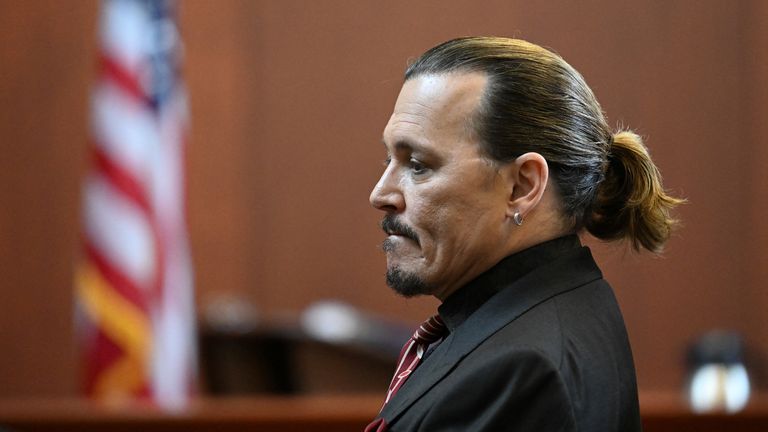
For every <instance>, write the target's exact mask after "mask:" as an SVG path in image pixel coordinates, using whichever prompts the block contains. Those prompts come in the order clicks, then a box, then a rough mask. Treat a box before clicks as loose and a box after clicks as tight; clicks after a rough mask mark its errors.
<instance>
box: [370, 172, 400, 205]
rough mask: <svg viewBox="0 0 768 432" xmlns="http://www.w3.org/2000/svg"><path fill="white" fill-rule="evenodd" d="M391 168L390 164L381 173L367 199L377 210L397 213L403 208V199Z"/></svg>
mask: <svg viewBox="0 0 768 432" xmlns="http://www.w3.org/2000/svg"><path fill="white" fill-rule="evenodd" d="M392 169H393V167H392V166H389V167H387V169H386V170H385V171H384V174H382V175H381V178H380V179H379V181H378V183H376V186H374V187H373V190H372V191H371V196H370V198H369V200H370V201H371V205H372V206H374V207H375V208H377V209H379V210H382V211H385V212H394V213H398V212H401V211H403V210H404V209H405V199H404V198H403V192H402V190H401V189H400V184H399V181H398V179H397V176H396V175H395V174H394V173H393V171H392Z"/></svg>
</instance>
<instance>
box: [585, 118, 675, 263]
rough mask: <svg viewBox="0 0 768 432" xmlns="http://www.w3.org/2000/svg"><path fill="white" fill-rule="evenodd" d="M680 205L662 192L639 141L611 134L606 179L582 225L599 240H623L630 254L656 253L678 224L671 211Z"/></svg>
mask: <svg viewBox="0 0 768 432" xmlns="http://www.w3.org/2000/svg"><path fill="white" fill-rule="evenodd" d="M683 202H685V200H682V199H678V198H674V197H672V196H670V195H668V194H667V193H666V192H665V191H664V187H663V186H662V183H661V173H660V172H659V169H658V168H657V167H656V165H655V164H654V163H653V161H652V160H651V157H650V155H649V154H648V150H647V149H646V148H645V146H644V145H643V141H642V139H641V138H640V137H639V136H638V135H637V134H635V133H634V132H631V131H621V132H619V133H617V134H615V135H614V136H613V144H612V145H611V147H610V150H609V153H608V167H607V170H606V173H605V180H603V182H602V183H601V184H600V186H599V188H598V190H597V196H596V197H595V200H594V202H593V204H592V209H591V213H588V214H587V215H585V219H586V220H585V222H584V226H585V228H586V229H587V231H589V232H590V233H591V234H592V235H594V236H595V237H597V238H599V239H603V240H620V239H627V240H630V241H631V243H632V247H633V248H634V249H635V250H638V251H639V250H640V248H641V247H642V248H645V249H647V250H649V251H651V252H659V251H661V249H662V247H663V245H664V243H665V242H666V241H667V239H668V238H669V236H670V234H671V232H672V229H673V228H674V227H675V226H676V225H677V224H678V221H677V220H675V219H673V218H672V217H671V216H670V210H671V209H672V208H674V207H675V206H677V205H678V204H681V203H683Z"/></svg>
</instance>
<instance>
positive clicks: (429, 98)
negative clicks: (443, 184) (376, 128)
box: [384, 72, 487, 145]
mask: <svg viewBox="0 0 768 432" xmlns="http://www.w3.org/2000/svg"><path fill="white" fill-rule="evenodd" d="M486 82H487V78H486V76H485V74H482V73H475V72H472V73H449V74H436V75H421V76H418V77H416V78H412V79H410V80H408V81H406V82H405V83H404V84H403V88H402V89H401V91H400V95H399V96H398V98H397V102H396V103H395V108H394V111H393V113H392V116H391V117H390V119H389V122H388V123H387V126H386V128H385V130H384V141H385V144H386V143H389V144H390V145H394V144H395V143H396V142H399V141H400V140H402V139H403V136H405V137H410V138H411V139H413V137H419V136H421V137H427V136H430V135H433V134H435V133H436V132H448V131H454V132H456V133H463V132H464V131H465V130H466V126H467V122H468V121H469V119H470V118H471V117H472V116H473V114H474V113H475V110H476V109H477V108H478V106H479V105H480V102H481V100H482V96H483V92H484V89H485V84H486ZM416 144H418V143H416Z"/></svg>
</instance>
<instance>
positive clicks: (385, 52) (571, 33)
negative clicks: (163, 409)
mask: <svg viewBox="0 0 768 432" xmlns="http://www.w3.org/2000/svg"><path fill="white" fill-rule="evenodd" d="M96 14H97V4H96V3H95V2H93V1H89V2H86V1H82V2H72V3H66V4H63V3H61V2H56V1H35V2H27V1H22V0H4V1H0V65H2V66H0V137H2V138H0V151H1V152H2V153H1V155H0V200H2V202H3V204H4V211H3V212H0V235H1V236H2V237H1V238H2V240H1V241H0V268H2V274H1V275H2V277H1V278H0V347H2V351H3V356H0V395H7V396H14V395H48V394H71V393H74V392H75V391H76V378H75V375H76V370H77V368H76V355H75V349H74V344H73V340H74V331H73V324H72V321H71V316H72V306H71V305H72V300H71V294H72V290H71V280H72V266H73V263H74V262H75V260H76V252H77V244H78V243H77V239H78V215H79V211H80V210H79V182H80V179H81V175H82V172H83V168H84V166H85V161H84V157H85V151H84V150H85V148H86V143H87V140H88V132H87V124H88V119H87V97H88V88H89V84H90V80H91V78H92V76H93V70H94V58H93V47H94V35H95V18H96ZM767 14H768V10H767V9H766V6H765V3H764V2H761V1H760V0H752V1H743V2H722V1H714V0H712V1H695V0H689V1H680V2H673V3H669V2H642V3H624V2H622V3H616V2H608V1H605V2H602V1H600V2H598V1H586V2H578V3H575V2H568V1H557V2H535V3H532V2H522V1H519V2H518V1H506V0H504V1H502V0H495V1H490V2H484V3H483V4H482V6H479V5H478V4H476V3H475V2H458V1H456V2H448V3H446V2H441V1H436V0H431V1H421V2H409V1H405V0H398V1H393V2H386V3H377V2H359V1H355V0H335V1H329V2H306V1H299V0H287V1H281V2H274V1H267V0H258V1H257V0H254V1H248V0H231V1H225V2H211V1H204V0H187V1H184V2H183V3H182V8H181V25H182V32H183V35H184V39H185V42H186V64H185V74H186V79H187V82H188V87H189V90H190V99H191V112H192V130H191V137H190V140H191V141H190V149H189V156H188V167H189V191H190V197H189V221H190V233H191V239H192V245H193V255H194V260H195V265H196V281H197V289H198V299H199V301H198V304H199V306H200V308H201V310H202V309H204V308H205V306H206V304H208V302H210V301H211V300H213V299H215V298H218V297H220V296H223V295H234V296H239V297H241V298H244V299H246V300H248V301H250V302H253V304H255V305H256V307H257V308H258V309H259V310H260V311H262V312H263V313H264V314H268V315H269V314H279V313H284V312H288V313H294V312H296V311H299V310H301V309H302V308H303V307H305V306H306V305H308V304H310V303H312V302H314V301H316V300H319V299H323V298H328V297H334V298H339V299H341V300H343V301H346V302H349V303H352V304H355V305H357V306H359V307H361V308H364V309H366V310H369V311H371V312H372V313H377V314H382V315H387V316H394V317H397V318H400V319H403V320H408V321H412V322H414V323H415V322H418V321H420V320H421V319H422V318H423V317H424V316H427V315H428V314H430V313H431V311H432V310H433V309H434V307H435V306H436V303H435V301H433V300H430V299H416V300H403V299H399V298H396V297H395V296H394V295H392V294H391V293H390V292H389V291H388V289H387V288H386V287H385V286H384V283H383V270H384V261H383V257H382V256H381V253H380V252H379V250H378V244H379V242H380V241H381V240H382V235H381V234H380V232H379V230H378V229H377V228H376V226H377V223H378V220H379V218H380V216H379V215H378V214H377V212H376V211H375V210H373V209H371V208H370V206H369V205H368V202H367V197H368V193H369V191H370V188H371V187H372V186H373V184H374V183H375V181H376V179H377V177H378V175H379V171H380V160H381V159H382V158H383V149H382V147H381V144H380V143H379V140H380V134H381V130H382V128H383V126H384V124H385V123H386V121H387V119H388V116H389V113H390V111H391V107H392V105H393V103H394V100H395V97H396V95H397V91H398V89H399V87H400V83H401V76H402V71H403V69H404V67H405V64H406V62H407V60H408V59H409V58H413V57H415V56H417V55H418V54H420V53H421V52H422V51H423V50H425V49H426V48H428V47H430V46H432V45H434V44H435V43H437V42H440V41H442V40H445V39H448V38H450V37H455V36H461V35H468V34H497V35H505V36H519V37H523V38H526V39H529V40H531V41H533V42H537V43H540V44H543V45H545V46H550V47H553V48H554V49H556V50H557V51H558V52H559V53H561V54H562V55H563V56H564V57H565V58H566V59H567V60H569V61H570V62H571V63H572V64H573V65H574V66H576V67H577V68H578V69H579V70H580V71H581V72H582V73H583V74H584V76H585V77H586V79H587V81H588V82H589V83H590V84H591V85H592V87H593V88H594V90H595V92H596V93H597V95H598V98H599V99H600V101H601V103H602V104H603V106H604V108H605V110H606V112H607V114H608V116H609V120H610V121H611V122H612V123H624V124H626V125H627V126H631V127H635V128H637V129H638V130H639V132H640V133H642V134H643V135H645V136H646V137H647V138H648V145H649V146H650V148H651V151H652V153H653V155H654V157H655V159H656V161H657V162H658V164H659V166H660V167H661V169H662V172H663V173H664V175H665V178H666V180H667V185H668V186H669V187H670V188H671V189H672V190H673V191H676V192H678V193H680V194H682V195H684V196H686V197H688V198H689V201H690V203H689V204H688V205H686V206H685V207H684V208H682V209H681V211H680V214H681V216H682V218H683V220H684V223H685V227H684V229H682V230H681V231H680V232H679V233H678V234H677V235H676V236H675V238H674V239H673V240H672V241H671V242H670V244H669V247H668V249H667V252H666V254H665V255H664V257H663V258H654V257H651V256H648V255H640V256H635V255H632V254H630V253H625V252H624V250H623V249H621V248H620V247H619V248H617V247H615V246H606V245H600V244H595V245H594V248H595V249H596V251H597V255H598V257H599V260H600V262H601V263H602V265H603V268H604V270H605V273H606V275H607V277H608V278H609V280H610V281H611V282H612V283H613V284H614V286H615V288H616V290H617V294H618V297H619V299H620V301H621V303H622V307H623V309H624V312H625V316H626V319H627V324H628V328H629V332H630V336H631V339H632V343H633V348H634V352H635V357H636V362H637V368H638V376H639V381H640V385H641V387H643V388H650V389H657V388H661V389H666V388H677V387H678V386H680V385H682V382H683V380H684V370H683V355H684V350H685V346H686V344H687V343H688V342H689V341H690V340H691V339H692V338H694V337H695V336H696V335H698V334H699V333H701V332H703V331H705V330H707V329H710V328H720V327H724V328H734V329H737V330H740V331H743V332H744V333H745V335H746V338H747V341H748V343H749V344H750V345H751V346H752V348H753V350H754V352H755V353H756V358H758V359H762V361H761V364H765V359H766V358H768V355H766V354H768V334H766V333H768V330H767V329H766V325H765V324H764V319H763V318H762V315H763V311H764V310H766V309H768V297H767V296H768V295H767V294H765V289H764V288H765V284H766V280H768V274H767V273H766V271H768V270H766V268H768V266H767V265H766V264H768V263H766V260H765V257H766V255H767V254H768V250H767V249H768V228H766V225H765V223H764V221H765V220H766V217H767V216H768V209H767V208H766V205H767V203H766V196H768V183H767V182H768V180H766V179H767V178H768V177H766V176H765V174H764V171H765V166H766V163H768V154H767V153H766V152H767V151H768V150H766V145H765V144H766V143H765V137H766V136H768V130H766V126H765V121H764V119H765V118H768V108H766V106H768V87H767V85H766V81H765V79H764V77H765V76H767V75H766V72H768V68H767V67H766V61H767V56H766V54H765V49H764V48H765V47H766V46H768V30H765V28H766V27H765V26H764V25H763V23H762V19H763V18H764V17H765V16H768V15H767ZM592 243H595V242H592ZM757 376H763V375H760V374H759V373H758V374H757ZM763 383H764V382H762V383H760V384H763Z"/></svg>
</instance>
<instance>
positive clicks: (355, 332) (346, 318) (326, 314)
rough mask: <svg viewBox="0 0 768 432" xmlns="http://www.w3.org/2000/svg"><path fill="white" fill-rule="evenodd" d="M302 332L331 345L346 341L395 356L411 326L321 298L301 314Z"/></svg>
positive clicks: (406, 337) (410, 330)
mask: <svg viewBox="0 0 768 432" xmlns="http://www.w3.org/2000/svg"><path fill="white" fill-rule="evenodd" d="M301 327H302V329H303V330H304V332H305V333H306V334H307V335H308V336H310V337H312V338H314V339H317V340H320V341H323V342H327V343H332V344H349V345H355V346H357V347H359V348H364V349H368V350H370V351H372V352H375V353H376V354H378V355H381V356H383V357H386V358H389V357H392V358H397V354H398V353H399V352H400V348H401V347H402V344H403V341H405V340H407V339H408V338H409V337H410V336H411V333H412V329H411V325H409V324H407V323H402V322H398V321H393V320H391V319H387V318H384V317H380V316H376V315H373V314H370V313H366V312H364V311H362V310H360V309H357V308H355V307H353V306H351V305H349V304H346V303H342V302H340V301H337V300H323V301H319V302H317V303H315V304H313V305H311V306H309V307H308V308H307V309H306V310H305V311H304V313H303V314H302V316H301Z"/></svg>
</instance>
